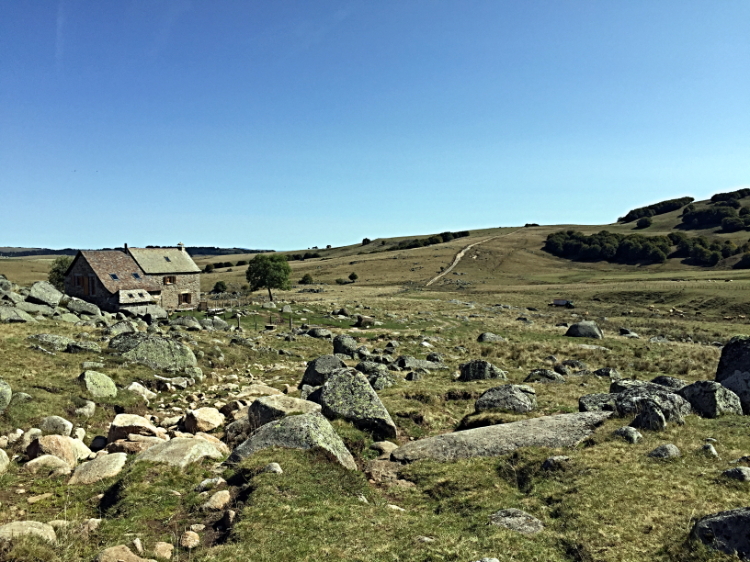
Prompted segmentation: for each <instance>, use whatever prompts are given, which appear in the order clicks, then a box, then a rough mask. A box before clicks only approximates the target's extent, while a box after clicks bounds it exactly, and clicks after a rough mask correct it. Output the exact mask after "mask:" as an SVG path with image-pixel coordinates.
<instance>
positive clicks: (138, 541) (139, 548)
mask: <svg viewBox="0 0 750 562" xmlns="http://www.w3.org/2000/svg"><path fill="white" fill-rule="evenodd" d="M133 548H135V551H136V552H137V553H138V554H143V543H142V542H141V539H139V538H138V537H136V538H134V539H133Z"/></svg>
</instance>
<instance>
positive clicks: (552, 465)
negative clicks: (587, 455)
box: [542, 455, 570, 470]
mask: <svg viewBox="0 0 750 562" xmlns="http://www.w3.org/2000/svg"><path fill="white" fill-rule="evenodd" d="M569 462H570V457H565V456H562V455H558V456H554V457H549V458H547V459H546V460H545V461H544V462H543V463H542V470H564V469H565V468H567V467H568V464H569Z"/></svg>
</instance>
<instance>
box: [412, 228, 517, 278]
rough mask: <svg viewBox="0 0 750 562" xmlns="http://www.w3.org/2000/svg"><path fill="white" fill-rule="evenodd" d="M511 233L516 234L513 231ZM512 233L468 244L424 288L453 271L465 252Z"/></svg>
mask: <svg viewBox="0 0 750 562" xmlns="http://www.w3.org/2000/svg"><path fill="white" fill-rule="evenodd" d="M513 232H516V231H515V230H514V231H513ZM513 232H508V233H507V234H498V235H497V236H490V237H489V238H485V239H484V240H480V241H479V242H474V243H473V244H469V245H468V246H466V247H465V248H463V249H462V250H461V251H459V252H458V253H457V254H456V256H455V257H454V258H453V261H452V262H451V264H450V265H449V266H448V267H447V268H446V269H445V271H441V272H440V273H438V274H437V275H436V276H435V277H433V278H432V279H430V280H429V281H428V282H427V284H426V285H425V287H429V286H430V285H432V284H433V283H434V282H435V281H437V280H438V279H440V278H441V277H443V276H444V275H448V274H449V273H450V272H451V271H453V268H454V267H456V266H457V265H458V263H459V262H460V261H461V258H463V257H464V255H465V254H466V252H468V251H469V250H471V249H472V248H473V247H474V246H479V244H484V243H485V242H489V241H490V240H494V239H495V238H502V237H503V236H510V235H511V234H513Z"/></svg>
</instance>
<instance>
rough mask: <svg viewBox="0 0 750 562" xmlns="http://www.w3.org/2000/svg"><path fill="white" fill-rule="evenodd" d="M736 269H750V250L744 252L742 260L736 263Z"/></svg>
mask: <svg viewBox="0 0 750 562" xmlns="http://www.w3.org/2000/svg"><path fill="white" fill-rule="evenodd" d="M734 269H750V252H746V253H744V254H742V257H741V258H740V261H738V262H737V263H736V264H734Z"/></svg>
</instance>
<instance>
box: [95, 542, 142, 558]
mask: <svg viewBox="0 0 750 562" xmlns="http://www.w3.org/2000/svg"><path fill="white" fill-rule="evenodd" d="M135 541H138V544H139V545H140V543H141V541H140V539H135V540H134V541H133V543H134V544H135ZM136 550H139V549H137V548H136ZM139 552H141V553H142V552H143V547H141V549H140V550H139ZM95 562H149V561H148V560H146V559H145V558H141V557H140V556H137V555H136V554H133V552H132V551H131V550H130V549H129V548H128V547H127V546H125V545H122V544H121V545H118V546H111V547H109V548H107V549H105V550H103V551H101V552H100V553H99V556H97V557H96V560H95Z"/></svg>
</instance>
